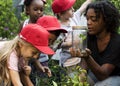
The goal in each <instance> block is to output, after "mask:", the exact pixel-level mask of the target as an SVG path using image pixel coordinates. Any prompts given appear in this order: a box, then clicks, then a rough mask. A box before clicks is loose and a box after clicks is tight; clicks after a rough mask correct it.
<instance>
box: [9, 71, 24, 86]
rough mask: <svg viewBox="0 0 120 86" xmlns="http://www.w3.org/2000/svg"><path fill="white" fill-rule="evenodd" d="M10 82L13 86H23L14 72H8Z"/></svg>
mask: <svg viewBox="0 0 120 86" xmlns="http://www.w3.org/2000/svg"><path fill="white" fill-rule="evenodd" d="M9 73H10V77H11V81H12V84H13V86H23V85H22V83H21V81H20V76H19V73H18V71H15V70H9Z"/></svg>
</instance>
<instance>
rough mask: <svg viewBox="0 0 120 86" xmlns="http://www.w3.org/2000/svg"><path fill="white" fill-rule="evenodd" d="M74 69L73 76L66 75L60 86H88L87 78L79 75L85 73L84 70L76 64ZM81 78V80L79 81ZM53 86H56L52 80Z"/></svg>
mask: <svg viewBox="0 0 120 86" xmlns="http://www.w3.org/2000/svg"><path fill="white" fill-rule="evenodd" d="M73 71H74V77H70V76H67V78H66V79H64V78H62V79H64V80H63V81H64V82H63V83H62V84H61V86H89V84H88V82H87V78H86V77H85V76H84V77H80V74H82V73H84V74H85V73H86V70H83V69H81V67H80V66H77V67H76V68H74V69H73ZM81 80H83V81H81ZM53 86H58V85H57V83H56V82H54V81H53Z"/></svg>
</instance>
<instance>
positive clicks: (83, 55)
mask: <svg viewBox="0 0 120 86" xmlns="http://www.w3.org/2000/svg"><path fill="white" fill-rule="evenodd" d="M70 53H71V55H72V56H73V57H81V58H84V59H88V58H89V56H90V55H91V51H90V50H89V49H87V48H86V49H85V51H80V49H75V48H70Z"/></svg>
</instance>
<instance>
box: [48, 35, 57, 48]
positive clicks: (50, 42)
mask: <svg viewBox="0 0 120 86" xmlns="http://www.w3.org/2000/svg"><path fill="white" fill-rule="evenodd" d="M56 39H57V36H56V35H55V34H52V33H50V36H49V46H50V45H52V44H53V42H54V41H55V40H56Z"/></svg>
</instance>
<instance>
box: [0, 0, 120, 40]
mask: <svg viewBox="0 0 120 86" xmlns="http://www.w3.org/2000/svg"><path fill="white" fill-rule="evenodd" d="M22 1H24V0H0V40H6V39H11V38H13V37H14V36H16V35H17V33H18V31H19V24H20V22H21V21H24V20H25V19H26V18H27V16H26V15H25V14H24V6H23V4H22ZM94 1H95V0H94ZM96 1H97V0H96ZM110 1H111V2H112V3H113V4H114V5H115V6H116V7H117V8H118V9H119V10H120V1H119V0H110ZM83 2H85V0H76V3H75V5H74V9H75V10H76V9H78V8H79V7H80V6H81V4H82V3H83ZM51 3H52V0H47V4H46V5H45V11H44V12H45V14H46V15H53V13H52V10H51ZM118 32H120V30H119V31H118Z"/></svg>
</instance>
